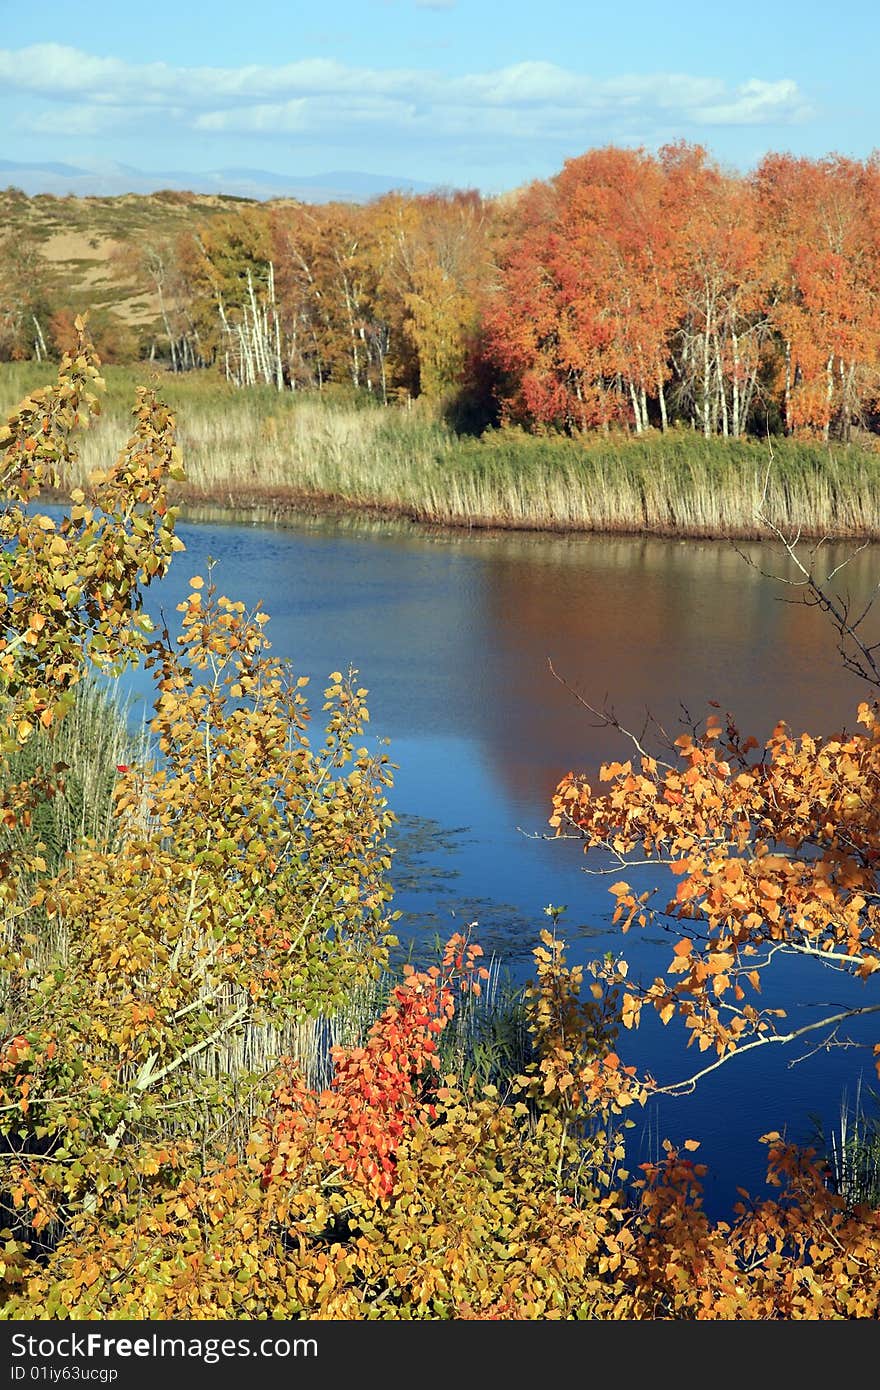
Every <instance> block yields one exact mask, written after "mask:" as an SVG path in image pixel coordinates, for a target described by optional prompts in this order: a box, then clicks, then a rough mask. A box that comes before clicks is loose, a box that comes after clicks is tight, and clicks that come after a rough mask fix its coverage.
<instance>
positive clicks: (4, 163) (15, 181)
mask: <svg viewBox="0 0 880 1390" xmlns="http://www.w3.org/2000/svg"><path fill="white" fill-rule="evenodd" d="M10 185H12V186H13V187H15V188H20V189H22V190H23V192H25V193H28V194H30V195H33V194H35V193H54V194H56V195H58V196H60V197H63V196H64V195H65V194H67V193H73V194H76V195H77V196H78V197H81V198H87V197H102V198H109V197H114V196H118V195H119V194H123V193H158V192H159V190H160V189H175V190H177V191H179V192H185V193H215V194H218V193H226V194H230V195H232V196H234V197H238V198H255V199H257V200H259V201H263V200H265V199H268V198H296V199H299V200H300V201H302V202H308V203H331V202H345V203H365V202H368V201H369V199H370V198H377V197H379V196H380V195H381V194H383V193H389V192H391V191H392V190H394V189H396V190H398V191H399V192H401V193H427V192H429V191H430V190H431V189H432V188H433V187H435V185H433V184H429V183H424V182H421V181H420V180H419V179H404V178H395V177H393V176H392V175H390V174H388V175H386V174H363V173H358V172H356V171H354V170H342V171H338V172H337V171H334V172H332V173H328V174H305V175H301V176H296V175H289V174H273V173H270V172H269V171H268V170H266V169H212V170H210V171H209V172H207V173H199V174H196V173H187V172H186V171H181V170H153V171H151V170H146V169H135V168H132V167H131V165H128V164H102V165H100V166H98V165H96V166H94V167H92V168H79V167H77V166H76V165H73V164H55V163H47V164H27V163H17V162H16V161H15V160H11V159H0V188H2V187H8V186H10Z"/></svg>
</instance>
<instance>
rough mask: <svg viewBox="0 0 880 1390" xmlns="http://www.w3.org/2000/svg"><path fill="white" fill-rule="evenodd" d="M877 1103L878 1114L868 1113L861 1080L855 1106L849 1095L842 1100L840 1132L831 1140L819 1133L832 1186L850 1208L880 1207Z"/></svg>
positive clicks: (874, 1098) (879, 1145) (879, 1149)
mask: <svg viewBox="0 0 880 1390" xmlns="http://www.w3.org/2000/svg"><path fill="white" fill-rule="evenodd" d="M873 1100H874V1107H875V1110H874V1113H873V1114H868V1112H867V1110H866V1108H865V1105H864V1103H863V1099H862V1083H861V1078H859V1081H858V1084H857V1086H856V1095H855V1101H854V1103H853V1105H852V1107H850V1103H849V1097H848V1096H847V1094H846V1092H844V1094H843V1096H842V1098H841V1103H840V1118H839V1120H838V1126H837V1129H836V1130H834V1131H832V1133H831V1134H830V1135H829V1136H828V1138H827V1139H826V1137H825V1135H824V1134H823V1132H822V1130H821V1128H820V1129H819V1131H818V1139H819V1145H820V1148H821V1149H822V1150H824V1155H825V1159H826V1161H827V1163H828V1167H829V1170H830V1175H831V1185H832V1187H833V1189H834V1191H835V1192H836V1193H838V1194H839V1195H840V1196H841V1197H843V1199H844V1201H845V1202H846V1204H847V1206H848V1207H856V1206H862V1205H866V1206H870V1207H873V1208H875V1209H876V1208H877V1207H880V1114H878V1113H877V1110H876V1103H877V1097H876V1096H874V1097H873Z"/></svg>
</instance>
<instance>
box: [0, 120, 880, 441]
mask: <svg viewBox="0 0 880 1390" xmlns="http://www.w3.org/2000/svg"><path fill="white" fill-rule="evenodd" d="M126 254H127V255H128V256H129V257H130V258H131V259H132V261H136V262H137V269H138V274H139V276H140V277H141V281H142V283H143V284H144V285H145V286H148V287H149V289H150V292H151V296H152V298H153V300H154V302H155V304H156V306H157V314H158V317H157V323H159V324H160V325H161V328H160V331H159V333H158V334H153V335H152V337H151V339H150V341H149V342H148V341H147V340H146V339H145V338H143V337H142V339H141V343H140V351H141V352H142V353H145V354H148V355H153V356H157V355H158V356H160V357H163V358H165V359H166V360H167V362H168V364H169V365H170V366H171V367H172V368H173V369H175V370H185V369H189V368H194V367H213V368H215V369H219V370H220V371H221V372H222V373H223V374H224V375H225V376H226V377H227V379H228V380H230V381H232V382H235V383H237V384H241V385H249V384H253V383H258V382H262V383H269V384H271V385H273V386H276V387H277V388H278V389H284V390H287V389H290V390H314V389H323V388H325V387H327V386H328V385H331V384H336V385H340V384H344V385H346V386H347V387H349V388H353V389H354V390H357V391H361V390H363V391H368V392H370V393H371V394H372V395H373V397H374V398H375V399H377V400H379V401H381V402H382V403H383V404H388V403H393V402H399V401H406V400H410V399H412V398H414V397H416V396H422V397H426V398H428V400H430V401H433V402H437V403H440V404H442V405H443V406H444V407H445V408H446V409H447V411H448V412H449V413H450V415H451V418H452V419H453V421H454V422H455V423H457V424H459V425H462V426H464V427H465V428H471V429H479V428H482V427H483V426H484V425H486V424H488V423H497V422H499V421H500V422H515V423H519V424H522V425H524V426H525V427H526V428H529V429H545V428H551V429H562V430H565V431H567V432H577V431H582V430H593V429H604V430H610V429H612V428H624V429H628V430H631V431H632V432H634V433H643V432H644V431H646V430H648V429H652V428H657V429H662V430H666V429H667V428H668V427H670V426H671V425H673V424H684V425H687V426H689V427H691V428H693V429H694V430H696V431H699V432H700V433H702V434H703V435H705V436H707V437H711V436H714V435H723V436H729V437H732V438H736V437H740V436H742V435H745V434H749V433H754V434H759V435H764V434H766V433H767V432H768V431H769V432H771V433H786V434H795V433H805V434H808V435H814V436H819V437H821V438H824V439H826V440H828V439H831V438H835V439H843V440H849V439H850V438H851V437H852V432H853V430H854V429H866V430H870V431H874V432H876V430H877V428H878V425H880V416H878V413H877V402H878V398H880V157H878V156H877V155H874V156H872V157H871V158H870V159H868V160H866V161H858V160H850V159H845V158H843V157H840V156H836V155H831V156H828V157H826V158H823V159H817V160H810V159H801V158H795V157H793V156H790V155H780V154H770V155H767V156H766V157H765V158H764V159H763V160H762V162H761V163H760V164H759V166H758V167H757V169H756V170H755V171H754V172H753V173H751V174H750V175H748V176H738V175H733V174H730V173H728V172H726V171H725V170H723V169H722V168H721V167H720V166H719V165H718V164H717V163H716V162H715V161H713V160H712V159H711V158H710V157H709V156H708V155H707V153H706V151H705V150H703V149H702V148H700V147H699V146H693V145H687V144H684V143H680V144H676V145H671V146H668V147H665V148H664V149H662V150H661V151H660V152H659V153H658V154H657V155H653V154H649V153H647V152H645V151H644V150H627V149H618V148H615V147H613V146H612V147H608V148H605V149H597V150H591V151H589V152H588V153H586V154H584V155H582V156H580V157H579V158H577V159H572V160H569V161H568V162H567V163H566V165H565V166H564V168H563V169H562V171H561V172H560V173H559V174H558V175H557V176H556V177H554V178H552V179H550V180H548V181H546V182H537V183H534V184H532V185H530V186H529V187H527V188H525V189H523V190H521V191H520V192H519V193H517V194H515V195H509V196H506V197H503V198H498V199H491V200H487V199H483V198H481V197H480V196H479V195H478V194H477V193H475V192H452V193H446V194H440V193H438V194H432V195H429V196H420V197H409V196H403V195H401V194H389V195H387V196H385V197H382V198H379V199H377V200H375V201H374V202H372V203H370V204H368V205H365V206H364V205H353V204H327V205H320V206H312V205H308V204H302V203H287V202H285V203H269V204H242V205H241V206H240V207H238V208H236V209H235V210H232V211H230V212H229V213H228V214H226V215H223V216H219V217H213V218H211V220H210V221H209V222H206V224H205V225H204V226H200V227H197V228H196V229H195V230H191V229H190V230H186V231H184V232H181V233H179V234H177V235H175V236H171V237H168V238H166V239H162V238H160V237H151V238H149V239H148V241H147V242H143V241H139V242H138V244H137V245H136V246H135V245H134V244H132V245H131V246H130V247H129V248H128V250H127V252H126ZM2 256H3V257H5V260H6V262H8V263H10V264H4V266H2V267H0V271H2V272H3V273H2V275H0V280H2V289H0V298H2V300H3V304H2V305H0V355H5V356H16V355H17V356H22V355H24V356H29V355H32V354H35V355H40V354H41V353H42V352H47V351H51V350H53V348H54V350H61V349H63V348H65V347H67V346H68V342H67V341H66V337H69V335H70V333H71V331H72V327H71V325H70V324H69V323H68V322H67V318H69V316H65V314H64V313H63V311H62V312H59V310H58V309H57V308H56V310H55V312H54V314H53V315H49V317H48V320H47V321H46V323H47V326H46V327H44V326H43V323H44V320H43V318H41V309H42V311H43V312H44V311H45V306H41V305H40V304H38V303H37V302H36V298H35V292H34V290H33V287H34V286H36V285H38V281H39V276H38V275H37V273H36V271H35V267H34V265H33V264H32V263H29V262H28V256H27V251H26V248H25V247H24V246H23V245H22V243H21V242H20V241H17V242H16V244H15V245H13V244H12V241H11V239H10V238H7V242H6V244H5V246H4V247H3V248H2ZM32 260H33V258H32V257H31V261H32ZM12 262H15V264H14V265H12V264H11V263H12ZM10 265H11V268H10ZM27 286H31V287H32V288H31V297H30V300H29V299H28V295H27V293H25V289H26V287H27ZM37 297H38V296H37ZM13 301H14V304H13ZM102 346H103V347H104V352H105V355H108V353H107V345H102ZM110 355H112V352H111V354H110Z"/></svg>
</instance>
